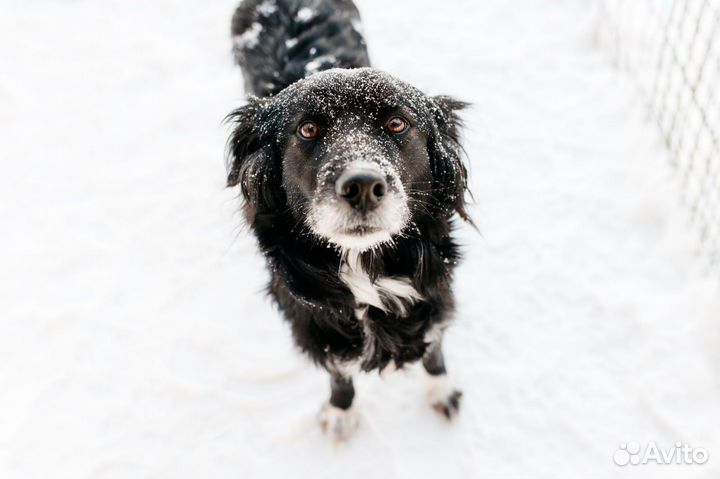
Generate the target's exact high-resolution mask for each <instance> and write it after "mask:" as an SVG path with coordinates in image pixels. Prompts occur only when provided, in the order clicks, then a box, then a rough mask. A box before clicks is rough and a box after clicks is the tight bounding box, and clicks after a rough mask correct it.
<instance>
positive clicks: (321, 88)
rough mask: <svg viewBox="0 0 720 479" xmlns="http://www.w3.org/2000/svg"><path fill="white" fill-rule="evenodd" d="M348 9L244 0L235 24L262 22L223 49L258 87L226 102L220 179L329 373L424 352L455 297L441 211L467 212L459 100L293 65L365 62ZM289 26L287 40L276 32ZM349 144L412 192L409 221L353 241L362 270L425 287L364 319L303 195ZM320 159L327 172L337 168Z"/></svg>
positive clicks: (289, 311) (374, 75) (308, 196)
mask: <svg viewBox="0 0 720 479" xmlns="http://www.w3.org/2000/svg"><path fill="white" fill-rule="evenodd" d="M263 5H265V6H264V7H263ZM269 6H272V8H270V7H269ZM308 6H309V7H311V8H312V9H313V12H314V15H313V16H312V18H311V19H310V20H309V21H307V22H300V21H299V20H298V12H299V11H300V9H301V8H303V7H308ZM357 19H358V14H357V10H356V9H355V7H354V6H353V5H352V3H351V2H349V1H344V0H317V1H311V0H304V1H301V0H274V1H273V0H265V2H264V3H261V2H260V0H248V1H246V2H245V3H243V4H242V5H241V6H240V7H239V8H238V10H237V12H236V13H235V16H234V17H233V26H232V30H233V35H234V36H236V37H237V36H242V35H243V34H244V33H245V32H247V31H248V29H249V28H253V27H252V25H253V24H258V25H260V27H257V26H256V27H254V28H255V29H256V31H257V32H258V39H257V43H253V42H247V41H245V42H244V44H243V42H240V46H239V47H238V43H237V42H236V49H235V54H236V57H237V61H238V63H239V64H240V65H241V66H242V67H243V71H244V74H245V77H246V85H247V89H248V91H249V92H250V93H252V94H255V95H258V96H260V97H262V98H257V97H251V98H250V99H249V101H248V104H247V105H245V106H243V107H241V108H238V109H237V110H235V111H234V112H232V113H231V114H230V115H229V120H230V121H231V122H232V124H233V126H234V129H233V132H232V135H231V137H230V140H229V144H228V171H229V173H228V178H227V181H228V185H230V186H235V185H240V188H241V191H242V197H243V200H244V201H243V211H244V214H245V217H246V220H247V223H248V224H249V225H250V227H251V228H252V230H253V232H254V233H255V235H256V236H257V239H258V243H259V246H260V249H261V250H262V252H263V254H264V255H265V257H266V258H267V262H268V267H269V269H270V272H271V281H270V285H269V292H270V294H271V295H272V297H273V298H274V299H275V301H276V303H277V305H278V306H279V308H280V310H281V311H282V312H283V314H284V316H285V318H286V319H287V320H288V321H289V323H290V325H291V327H292V332H293V336H294V339H295V341H296V343H297V344H298V345H299V347H300V348H301V349H302V350H303V351H304V352H306V353H307V354H308V355H309V356H310V357H311V358H312V359H313V360H314V361H315V362H316V363H318V364H319V365H321V366H323V367H325V368H327V369H328V370H330V371H333V372H335V374H337V372H338V365H339V364H341V363H343V362H344V361H353V360H360V361H361V367H362V369H363V370H366V371H369V370H373V369H382V368H383V367H385V366H386V365H388V363H390V362H394V363H395V364H396V365H397V366H398V367H401V366H402V365H403V364H405V363H408V362H412V361H417V360H419V359H421V358H423V356H424V355H426V352H427V350H428V340H427V338H426V333H428V332H429V331H431V329H432V328H433V327H434V326H438V325H441V324H444V322H445V321H447V319H448V316H449V314H450V313H451V311H452V309H453V296H452V291H451V279H452V273H453V269H454V267H455V265H456V264H457V262H458V260H459V257H460V254H459V251H458V246H457V244H456V243H455V241H454V240H453V238H452V219H451V218H452V217H453V215H454V214H456V213H457V214H458V215H459V216H460V217H462V218H464V219H468V217H467V214H466V212H465V202H464V193H465V189H466V170H465V167H464V165H463V162H462V161H461V156H460V155H461V148H460V145H459V130H460V126H461V125H460V121H459V119H458V117H457V114H456V112H457V111H458V110H460V109H462V108H463V107H464V106H465V104H464V103H462V102H459V101H456V100H452V99H450V98H448V97H434V98H433V97H428V96H426V95H424V94H422V93H421V92H419V91H418V90H417V89H415V88H413V87H411V86H410V85H408V84H406V83H403V82H401V81H399V80H397V79H395V78H393V77H391V76H389V75H387V74H384V73H382V72H379V71H377V70H374V69H369V68H363V69H361V70H355V71H354V72H351V73H343V72H339V71H337V70H333V71H331V72H325V73H321V74H317V75H310V76H309V77H308V78H306V79H303V78H304V77H305V74H306V73H308V72H307V71H306V68H305V66H306V65H307V63H308V61H311V60H312V58H313V57H317V56H318V55H332V57H333V58H334V60H333V61H328V62H326V63H322V64H321V65H320V67H319V70H325V69H329V68H334V67H342V68H360V67H366V66H368V58H367V52H366V49H365V42H364V40H363V39H362V36H361V35H360V34H359V33H358V31H357V29H356V28H355V27H354V24H355V23H356V22H357ZM294 38H298V41H297V42H295V41H294V40H293V41H290V42H288V40H292V39H294ZM246 40H247V38H246ZM288 44H289V45H291V46H290V47H288V46H287V45H288ZM313 49H314V50H313ZM310 52H314V55H311V54H310ZM328 58H329V57H328ZM313 70H314V69H313ZM393 111H401V112H404V114H405V115H406V116H408V117H411V118H413V128H412V131H411V132H410V133H408V134H407V135H406V136H403V137H402V138H401V137H389V136H388V135H387V134H386V133H383V131H382V127H378V128H375V127H374V126H373V125H375V124H376V123H377V122H380V123H377V124H378V125H382V122H383V121H384V120H383V119H384V118H385V117H386V116H387V114H389V113H388V112H393ZM383 115H385V116H383ZM308 117H310V118H313V119H317V121H318V123H319V124H320V125H322V126H323V127H324V128H325V129H326V130H327V132H328V134H327V137H326V138H323V140H322V142H318V144H317V145H311V144H309V143H307V142H302V141H299V140H298V139H297V138H296V134H295V128H296V127H297V125H298V122H299V121H301V120H302V119H303V118H308ZM338 125H340V126H338ZM359 137H361V139H357V138H359ZM358 145H360V146H362V147H368V148H373V151H382V152H383V154H384V155H385V154H386V155H387V157H388V158H390V159H391V160H392V161H393V162H395V163H397V164H398V165H399V168H400V170H401V173H400V176H401V179H402V182H403V185H404V186H405V188H406V190H407V192H408V197H409V206H410V221H409V222H408V226H407V227H406V228H405V229H404V230H403V231H402V233H401V234H399V235H396V236H394V237H393V240H394V242H393V243H392V244H387V245H383V246H381V247H378V248H375V249H373V250H370V251H366V252H364V253H362V255H361V261H362V264H363V266H364V270H365V271H367V273H368V274H369V276H370V278H372V279H376V278H379V277H388V276H389V277H407V278H409V280H410V282H411V284H412V285H413V286H414V288H415V289H416V290H417V291H418V292H419V293H420V294H421V295H422V297H423V299H422V300H421V301H419V302H416V303H414V304H412V305H411V306H410V307H409V309H408V311H407V313H406V314H404V315H402V314H401V311H400V309H399V308H397V307H396V306H393V305H392V304H391V303H388V304H387V308H386V309H387V312H385V311H383V310H381V309H379V308H376V307H374V306H368V307H367V308H368V309H367V315H366V317H365V319H364V323H365V325H361V324H360V321H359V320H358V319H357V317H356V315H355V310H356V309H357V308H363V307H366V306H367V305H363V304H358V303H357V302H356V300H355V298H354V296H353V294H352V292H351V291H350V290H349V289H348V287H347V285H346V284H344V283H343V281H342V280H341V278H340V276H339V270H340V267H341V261H342V253H341V251H339V249H338V248H337V247H335V246H334V245H332V244H330V243H329V242H328V241H327V240H326V239H323V238H321V237H319V236H318V235H316V234H314V232H313V231H312V229H311V228H309V227H308V223H307V216H308V211H309V208H310V202H311V200H312V199H313V195H314V194H316V193H315V192H316V191H319V189H321V187H322V185H321V184H319V183H318V182H319V181H320V180H318V179H317V178H318V172H319V170H320V169H321V167H322V166H323V165H326V166H327V165H330V166H332V165H333V164H332V163H331V162H332V161H335V160H332V158H337V157H338V156H340V157H342V156H343V155H348V156H349V155H357V152H356V151H355V150H356V149H357V148H358ZM329 171H330V173H328V175H329V179H328V181H329V182H330V183H332V181H334V178H336V174H337V172H336V171H335V170H333V169H329ZM438 348H439V344H438ZM438 352H439V349H438ZM439 357H440V360H442V356H441V353H440V356H439ZM433 358H434V359H431V360H430V361H431V362H432V361H434V360H437V355H435V356H433ZM431 366H433V367H435V368H436V369H437V367H438V365H437V364H434V363H433V364H431ZM431 372H434V373H435V374H439V373H440V371H431ZM442 372H443V373H444V364H442ZM334 381H335V380H334ZM336 382H337V381H336ZM333 384H334V383H333ZM349 384H350V385H349V389H352V383H351V382H350V383H349ZM344 385H345V386H347V384H344ZM338 388H339V389H342V390H343V391H341V392H340V393H338V394H340V395H341V396H343V397H342V398H340V399H338V401H339V402H340V403H342V405H346V406H349V404H345V403H346V402H347V401H346V399H347V396H348V394H349V395H350V396H349V397H350V401H351V400H352V395H351V394H350V393H349V392H348V391H349V389H348V388H347V387H345V388H340V387H339V386H338ZM346 393H347V394H346Z"/></svg>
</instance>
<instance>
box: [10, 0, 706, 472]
mask: <svg viewBox="0 0 720 479" xmlns="http://www.w3.org/2000/svg"><path fill="white" fill-rule="evenodd" d="M1 1H2V12H3V13H2V15H0V137H1V139H0V162H1V164H2V169H1V170H0V171H1V172H2V173H1V174H0V217H1V218H2V220H3V224H4V227H3V229H2V234H1V235H0V262H1V264H2V270H3V274H2V276H0V311H1V313H0V315H1V317H0V476H2V477H197V478H200V477H313V478H318V477H350V478H352V477H362V478H375V477H378V478H385V477H398V478H423V477H489V476H494V477H538V476H540V477H551V476H552V477H563V476H564V477H580V476H585V477H588V476H593V477H599V476H621V477H623V476H625V477H631V476H646V477H651V476H652V477H660V476H667V477H678V476H683V477H690V476H695V477H711V476H717V475H718V474H720V325H719V324H718V319H719V318H720V288H719V286H718V283H717V281H716V279H714V278H712V277H710V276H708V275H707V273H706V272H704V271H703V263H702V261H701V260H700V259H698V258H696V257H695V256H694V254H693V250H694V243H693V238H694V236H693V234H692V233H691V232H690V230H689V228H688V225H687V223H686V219H685V216H684V213H683V211H682V209H681V208H680V207H679V206H678V198H679V195H678V191H677V187H676V184H677V181H676V179H675V177H674V176H673V174H672V171H671V170H670V169H669V167H668V166H667V163H668V162H667V158H666V153H665V151H664V150H663V148H662V145H661V143H660V140H659V138H658V136H657V134H656V131H655V129H654V127H653V126H652V125H651V124H650V123H649V122H647V121H646V118H645V115H644V110H643V107H642V102H641V101H640V99H639V97H638V95H637V92H636V91H635V90H633V89H632V86H631V83H630V82H629V81H628V80H627V79H626V78H624V77H622V76H621V75H618V74H616V73H615V72H614V70H613V69H612V67H611V66H610V64H609V62H607V61H606V60H605V57H604V56H603V55H602V54H601V53H600V52H599V51H598V49H597V48H596V47H595V45H594V44H593V42H592V38H593V37H592V32H593V30H594V28H595V25H594V23H593V22H594V18H595V17H594V16H593V11H594V8H592V5H591V4H590V3H589V2H585V1H582V0H576V1H570V0H565V1H563V0H560V1H551V0H545V1H537V0H516V1H512V2H508V1H503V0H483V1H478V0H464V1H460V0H457V1H447V0H446V1H443V2H418V1H417V0H404V1H394V2H382V3H379V2H372V1H369V0H366V1H361V2H360V3H359V7H360V9H361V13H362V14H363V17H364V24H365V31H366V35H367V38H368V41H369V44H370V49H371V52H370V53H371V57H372V60H373V61H374V64H375V66H377V67H380V68H383V69H385V70H388V71H390V72H392V73H394V74H396V75H398V76H400V77H401V78H403V79H405V80H408V81H410V82H412V83H414V84H415V85H417V86H419V87H420V88H422V89H424V90H426V91H427V92H429V93H433V94H435V93H447V94H452V95H455V96H458V97H460V98H462V99H464V100H467V101H470V102H472V103H473V104H474V107H473V108H472V109H471V110H469V111H468V112H467V113H466V115H465V118H466V120H467V127H468V128H467V134H466V147H467V152H468V155H469V158H470V163H471V173H472V189H473V191H474V194H475V205H474V207H473V208H472V214H473V216H474V217H475V219H476V222H477V223H478V224H479V226H480V229H481V232H482V235H479V234H477V233H476V232H475V231H473V230H472V229H470V228H463V229H461V231H460V236H461V238H462V241H463V243H464V244H465V250H466V254H467V260H466V261H465V263H464V264H463V266H462V267H461V269H460V272H459V277H458V281H457V295H458V302H459V309H458V314H457V320H456V324H455V326H454V327H453V329H451V331H450V332H449V334H448V340H447V359H448V363H449V368H450V370H451V371H452V373H453V374H454V377H455V380H456V382H457V383H458V384H459V385H461V386H462V388H463V389H464V391H465V396H464V400H465V402H464V409H463V411H462V412H461V415H460V417H459V418H458V420H457V422H456V423H453V424H448V423H446V422H444V421H443V420H441V419H440V417H439V416H437V415H436V414H435V413H434V412H433V411H432V410H431V409H430V408H429V407H427V405H426V404H425V403H424V400H423V386H422V382H421V380H420V379H421V375H420V374H419V371H418V370H417V369H415V368H411V369H409V370H408V371H406V372H401V373H396V374H395V375H391V376H389V377H387V378H380V377H378V376H376V375H370V376H365V377H362V378H360V380H359V381H358V384H357V389H358V400H357V405H358V407H359V409H360V411H361V421H362V425H361V427H360V429H359V430H358V432H357V435H356V436H355V437H354V438H353V439H352V440H351V441H350V442H348V443H347V444H344V445H340V446H336V445H333V444H330V443H328V442H327V441H326V440H325V438H324V437H323V436H322V435H321V433H320V431H319V429H318V427H317V426H316V423H315V418H314V416H315V413H316V412H317V411H318V409H319V407H320V404H321V402H322V401H324V400H325V399H326V397H327V394H328V385H327V380H326V377H325V375H324V374H323V373H322V372H320V371H318V370H316V369H314V368H313V367H312V366H311V365H310V364H309V363H308V362H307V361H306V360H305V359H304V358H303V357H301V356H300V355H299V354H298V353H297V352H296V351H295V350H294V349H293V347H292V344H291V341H290V338H289V334H288V330H287V328H286V327H285V324H283V321H282V320H281V318H280V317H279V315H278V313H277V312H276V311H275V310H274V309H273V307H272V306H271V304H270V302H269V301H268V300H267V298H265V297H264V296H263V295H262V294H261V293H260V290H261V289H262V287H263V284H264V282H265V280H266V273H265V272H264V270H263V261H262V260H261V258H259V256H258V255H257V254H256V252H255V246H254V241H253V239H252V238H251V237H250V236H249V235H248V234H247V232H245V231H244V230H243V229H242V228H241V219H240V216H239V214H238V205H237V202H236V198H235V195H236V192H233V191H230V190H226V189H224V188H223V179H224V173H225V172H224V166H223V149H224V142H225V138H226V133H227V132H226V129H225V127H224V126H222V125H221V120H222V118H223V116H224V115H225V114H226V113H227V112H228V111H229V110H230V109H232V108H233V107H234V106H236V105H238V104H240V102H241V101H242V96H243V95H242V83H241V75H240V72H239V71H238V70H237V69H236V68H235V67H234V66H233V63H232V59H231V54H230V46H231V45H230V39H229V34H228V26H229V19H230V15H231V13H232V9H233V7H234V3H235V2H234V1H231V0H227V1H225V0H223V1H214V2H197V1H183V0H154V1H152V2H143V3H142V4H141V3H138V2H126V1H120V0H114V1H110V0H107V1H103V2H92V1H90V0H77V1H72V2H69V1H57V0H55V1H53V0H38V1H33V2H28V1H21V0H1ZM627 441H638V442H640V443H641V444H647V443H648V442H650V441H655V442H656V443H657V445H658V446H661V447H664V448H669V447H672V446H673V445H674V444H675V443H676V442H677V441H681V442H684V443H688V444H690V445H691V446H694V447H703V448H705V449H706V450H707V451H709V454H710V459H709V461H708V462H707V463H706V464H704V465H669V466H656V465H645V466H643V465H638V466H632V465H628V466H624V467H619V466H617V465H615V464H614V463H613V461H612V458H613V454H614V453H615V451H616V450H617V449H618V447H619V444H620V443H625V442H627Z"/></svg>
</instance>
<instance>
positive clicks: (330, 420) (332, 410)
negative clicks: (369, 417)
mask: <svg viewBox="0 0 720 479" xmlns="http://www.w3.org/2000/svg"><path fill="white" fill-rule="evenodd" d="M318 419H319V420H320V427H321V428H322V430H323V432H324V433H325V434H326V435H327V436H328V437H329V438H330V439H332V440H333V441H336V442H342V441H346V440H348V439H349V438H350V436H352V434H353V433H354V432H355V430H356V429H357V427H358V416H357V414H356V413H355V410H354V409H353V408H352V407H351V408H349V409H340V408H339V407H335V406H333V405H331V404H325V405H324V406H323V407H322V409H321V410H320V414H318Z"/></svg>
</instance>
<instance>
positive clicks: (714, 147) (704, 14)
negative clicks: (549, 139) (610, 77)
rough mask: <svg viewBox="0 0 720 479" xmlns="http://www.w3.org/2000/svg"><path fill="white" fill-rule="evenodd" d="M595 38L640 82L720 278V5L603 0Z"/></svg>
mask: <svg viewBox="0 0 720 479" xmlns="http://www.w3.org/2000/svg"><path fill="white" fill-rule="evenodd" d="M597 34H598V41H599V43H600V44H601V45H602V47H603V48H605V49H606V50H609V51H610V53H611V55H612V58H613V61H614V62H615V64H616V66H617V67H618V68H619V69H621V70H623V71H627V72H629V73H630V74H631V75H632V76H633V77H634V78H635V79H636V80H637V81H638V83H639V85H640V88H641V90H642V92H643V94H644V95H645V97H646V99H647V102H648V104H649V107H650V111H651V113H652V116H653V118H654V120H655V121H656V122H657V125H658V127H659V129H660V132H661V133H662V137H663V139H664V141H665V144H666V146H667V148H668V149H669V151H670V152H671V158H672V161H673V166H674V167H675V171H676V172H677V175H678V177H679V179H680V182H681V185H682V192H683V197H684V202H685V204H686V205H687V207H688V208H689V211H690V218H691V220H692V223H693V225H694V226H695V227H696V229H697V231H698V233H699V240H700V241H699V249H700V251H701V252H702V253H703V254H705V255H707V257H708V258H709V260H710V265H711V267H712V268H713V269H714V270H715V271H716V272H717V273H718V274H720V0H602V1H601V2H600V15H599V22H598V29H597Z"/></svg>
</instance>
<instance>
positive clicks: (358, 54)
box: [232, 0, 370, 97]
mask: <svg viewBox="0 0 720 479" xmlns="http://www.w3.org/2000/svg"><path fill="white" fill-rule="evenodd" d="M303 8H312V11H313V15H312V17H310V18H308V19H307V20H305V21H301V20H300V18H304V17H302V15H300V16H299V15H298V13H299V12H300V11H301V10H302V9H303ZM299 17H300V18H299ZM359 21H360V15H359V14H358V11H357V8H355V5H353V3H352V1H350V0H322V1H318V2H309V1H307V0H275V1H272V0H245V1H244V2H243V3H242V4H240V6H239V7H238V9H237V10H236V11H235V15H233V19H232V35H233V37H234V38H235V39H242V38H243V37H242V35H243V34H245V33H246V32H250V34H248V35H246V37H245V40H240V41H237V40H236V41H235V47H234V52H235V58H236V60H237V62H238V63H239V64H240V66H241V67H242V71H243V74H244V77H245V90H246V91H247V93H249V94H252V95H256V96H260V97H264V96H268V95H274V94H276V93H278V92H280V91H281V90H282V89H284V88H285V87H286V86H288V85H290V84H291V83H293V82H295V81H297V80H299V79H301V78H304V77H305V76H306V74H307V73H308V72H307V71H306V67H307V66H308V64H309V63H310V62H312V61H316V62H317V63H318V64H317V68H313V69H312V70H313V72H317V71H322V70H327V69H329V68H357V67H367V66H370V60H369V59H368V54H367V48H366V47H365V40H364V39H363V37H362V35H361V34H360V32H359V31H358V30H357V28H356V27H357V25H359ZM253 24H256V25H260V26H262V30H260V31H259V32H258V34H257V42H255V41H252V39H253V37H255V32H254V31H253ZM256 28H257V27H256Z"/></svg>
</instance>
